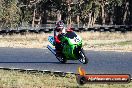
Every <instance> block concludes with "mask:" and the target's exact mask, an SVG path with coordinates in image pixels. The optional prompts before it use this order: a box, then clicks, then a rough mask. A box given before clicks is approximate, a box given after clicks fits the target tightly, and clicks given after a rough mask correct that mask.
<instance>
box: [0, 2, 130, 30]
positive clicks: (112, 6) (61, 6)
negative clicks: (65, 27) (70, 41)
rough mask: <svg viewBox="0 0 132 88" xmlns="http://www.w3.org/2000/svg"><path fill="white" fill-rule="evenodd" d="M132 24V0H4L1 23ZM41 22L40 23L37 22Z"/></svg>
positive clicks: (7, 25) (19, 24)
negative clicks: (36, 20) (59, 21)
mask: <svg viewBox="0 0 132 88" xmlns="http://www.w3.org/2000/svg"><path fill="white" fill-rule="evenodd" d="M35 19H38V21H39V24H47V23H54V22H55V21H57V20H60V19H61V20H63V21H64V22H65V23H66V24H83V25H85V26H87V27H91V26H94V25H95V24H99V25H131V24H132V0H0V26H1V27H4V28H14V27H18V26H21V25H22V24H24V23H27V24H35ZM37 24H38V23H37Z"/></svg>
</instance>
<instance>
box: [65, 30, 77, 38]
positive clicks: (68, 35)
mask: <svg viewBox="0 0 132 88" xmlns="http://www.w3.org/2000/svg"><path fill="white" fill-rule="evenodd" d="M65 36H66V37H68V38H70V39H73V38H74V37H77V35H76V34H75V33H74V32H67V33H66V34H65Z"/></svg>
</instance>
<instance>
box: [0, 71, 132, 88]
mask: <svg viewBox="0 0 132 88" xmlns="http://www.w3.org/2000/svg"><path fill="white" fill-rule="evenodd" d="M0 88H132V83H129V84H85V85H83V86H81V85H79V84H77V82H76V76H75V75H73V74H67V75H65V76H63V77H61V76H59V75H54V74H52V73H50V74H47V73H42V72H34V73H31V72H26V71H24V72H20V71H14V70H0Z"/></svg>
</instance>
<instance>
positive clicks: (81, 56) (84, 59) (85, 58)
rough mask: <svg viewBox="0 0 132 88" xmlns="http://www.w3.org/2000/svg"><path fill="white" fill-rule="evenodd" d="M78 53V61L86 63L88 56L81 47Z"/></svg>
mask: <svg viewBox="0 0 132 88" xmlns="http://www.w3.org/2000/svg"><path fill="white" fill-rule="evenodd" d="M79 55H80V57H79V61H80V62H81V63H83V64H87V63H88V58H87V57H86V55H85V53H84V50H83V49H81V50H80V51H79Z"/></svg>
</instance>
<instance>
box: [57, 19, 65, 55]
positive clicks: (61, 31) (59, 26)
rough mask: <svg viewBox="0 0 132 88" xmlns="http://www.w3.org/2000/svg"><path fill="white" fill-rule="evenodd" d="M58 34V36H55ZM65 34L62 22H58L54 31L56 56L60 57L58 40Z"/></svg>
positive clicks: (60, 48)
mask: <svg viewBox="0 0 132 88" xmlns="http://www.w3.org/2000/svg"><path fill="white" fill-rule="evenodd" d="M57 33H58V34H57ZM65 33H66V29H65V27H64V23H63V21H62V20H60V21H58V22H57V23H56V28H55V30H54V39H55V48H56V54H57V55H58V56H60V55H61V51H62V46H61V41H60V38H61V37H62V36H63V35H64V34H65Z"/></svg>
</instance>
